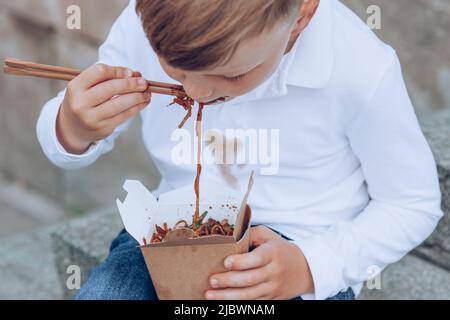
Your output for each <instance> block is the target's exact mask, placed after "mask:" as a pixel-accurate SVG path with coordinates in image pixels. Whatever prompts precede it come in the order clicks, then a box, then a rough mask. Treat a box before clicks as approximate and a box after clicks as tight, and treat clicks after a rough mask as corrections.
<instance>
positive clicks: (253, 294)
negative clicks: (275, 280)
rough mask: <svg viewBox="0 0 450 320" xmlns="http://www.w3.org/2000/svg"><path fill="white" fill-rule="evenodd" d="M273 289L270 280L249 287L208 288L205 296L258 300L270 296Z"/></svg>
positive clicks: (209, 298) (208, 297)
mask: <svg viewBox="0 0 450 320" xmlns="http://www.w3.org/2000/svg"><path fill="white" fill-rule="evenodd" d="M271 291H272V286H271V285H270V284H269V283H268V282H263V283H260V284H258V285H256V286H252V287H247V288H228V289H220V290H208V291H206V293H205V298H206V299H207V300H256V299H259V298H262V297H265V296H269V295H270V293H271Z"/></svg>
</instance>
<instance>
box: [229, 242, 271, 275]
mask: <svg viewBox="0 0 450 320" xmlns="http://www.w3.org/2000/svg"><path fill="white" fill-rule="evenodd" d="M271 259H272V257H271V254H270V252H268V250H267V249H266V248H265V247H264V246H260V247H258V248H256V249H255V250H253V251H251V252H249V253H244V254H238V255H232V256H229V257H227V258H226V259H225V261H224V266H225V268H227V269H229V270H235V271H242V270H249V269H255V268H261V267H264V266H265V265H267V264H269V263H270V261H271Z"/></svg>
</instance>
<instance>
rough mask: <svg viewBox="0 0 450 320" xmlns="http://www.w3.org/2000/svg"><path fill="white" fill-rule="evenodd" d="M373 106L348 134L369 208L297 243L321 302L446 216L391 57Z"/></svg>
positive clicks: (398, 254) (396, 255) (396, 256)
mask: <svg viewBox="0 0 450 320" xmlns="http://www.w3.org/2000/svg"><path fill="white" fill-rule="evenodd" d="M393 55H394V58H393V59H392V62H391V64H390V66H389V67H388V69H387V71H386V72H385V74H384V77H383V79H382V81H381V83H380V84H379V85H378V87H377V89H376V91H375V93H374V95H373V97H372V99H370V103H369V104H368V105H367V106H365V107H364V108H362V109H361V110H360V111H359V113H358V115H357V117H356V119H355V121H354V122H353V123H352V125H350V126H349V128H348V129H347V136H348V140H349V142H350V145H351V147H352V149H353V151H354V153H355V155H356V156H357V157H358V159H359V161H360V164H361V169H362V171H363V174H364V177H365V180H366V183H367V189H368V192H369V195H370V202H369V204H368V206H367V207H366V208H365V210H363V211H362V212H361V213H360V214H359V215H358V216H357V217H356V218H355V219H354V220H353V221H351V222H342V223H337V224H336V225H333V226H331V227H330V228H329V229H328V230H327V231H326V232H325V233H323V234H320V235H315V236H312V237H310V238H306V239H303V240H300V241H294V243H295V244H296V245H298V247H300V249H301V250H302V252H303V253H304V255H305V257H306V259H307V261H308V264H309V266H310V269H311V272H312V276H313V280H314V285H315V293H314V294H313V295H305V298H306V299H326V298H328V297H331V296H334V295H336V294H338V293H339V292H340V291H342V290H346V289H347V288H349V287H351V286H356V285H358V284H360V283H362V282H364V281H366V280H367V279H368V278H369V277H371V276H373V274H371V272H373V270H374V267H377V268H378V269H379V270H382V269H384V268H385V267H386V266H387V265H388V264H391V263H394V262H396V261H398V260H400V259H401V258H402V257H403V256H404V255H406V254H407V253H408V252H409V251H411V250H412V249H414V248H415V247H417V246H418V245H419V244H420V243H422V242H423V241H424V240H425V239H426V238H427V237H428V236H429V235H430V234H431V233H432V231H433V230H434V228H435V227H436V225H437V223H438V222H439V220H440V219H441V218H442V216H443V212H442V210H441V193H440V189H439V181H438V176H437V169H436V164H435V160H434V158H433V155H432V153H431V150H430V148H429V146H428V144H427V142H426V140H425V137H424V135H423V133H422V131H421V129H420V127H419V124H418V121H417V118H416V115H415V113H414V109H413V106H412V104H411V101H410V98H409V96H408V93H407V90H406V87H405V84H404V81H403V77H402V72H401V67H400V63H399V61H398V58H397V56H396V55H395V54H393Z"/></svg>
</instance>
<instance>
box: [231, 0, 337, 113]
mask: <svg viewBox="0 0 450 320" xmlns="http://www.w3.org/2000/svg"><path fill="white" fill-rule="evenodd" d="M332 19H333V16H332V14H331V4H330V3H329V0H321V1H320V4H319V7H318V8H317V11H316V14H315V15H314V17H313V19H312V20H311V22H310V24H309V25H308V27H307V28H306V29H305V30H304V31H303V32H302V34H301V35H300V37H299V38H298V40H297V41H296V43H295V44H294V46H293V47H292V49H291V51H290V52H289V53H288V54H287V55H285V56H284V57H283V59H282V61H281V63H280V65H279V67H278V69H277V71H276V72H275V73H274V74H273V75H272V76H271V77H270V78H269V79H267V80H266V81H265V82H263V83H262V84H261V85H260V86H258V87H257V88H256V89H254V90H253V91H251V92H249V93H246V94H245V95H242V96H240V97H236V98H235V99H233V100H231V101H230V102H227V104H230V105H234V104H237V103H242V102H249V101H253V100H259V99H267V98H273V97H279V96H284V95H286V94H287V93H288V89H287V86H288V85H292V86H298V87H304V88H309V89H319V88H322V87H324V86H325V85H326V84H327V83H328V81H329V79H330V77H331V72H332V68H333V60H334V59H333V20H332Z"/></svg>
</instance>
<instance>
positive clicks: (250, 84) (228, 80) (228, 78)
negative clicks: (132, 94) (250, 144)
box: [160, 21, 297, 103]
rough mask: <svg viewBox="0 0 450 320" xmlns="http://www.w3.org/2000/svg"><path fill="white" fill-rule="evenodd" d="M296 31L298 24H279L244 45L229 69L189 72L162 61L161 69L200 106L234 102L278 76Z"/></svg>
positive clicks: (239, 49) (232, 60) (229, 63)
mask: <svg viewBox="0 0 450 320" xmlns="http://www.w3.org/2000/svg"><path fill="white" fill-rule="evenodd" d="M296 30H297V29H296V24H295V23H288V22H285V21H282V22H279V23H278V25H276V26H275V27H274V28H273V29H272V30H269V31H265V32H264V33H262V34H260V35H258V36H257V37H254V38H252V39H250V40H248V41H246V42H245V43H243V44H242V45H240V46H239V47H238V49H237V51H236V53H235V54H234V56H233V57H232V58H231V59H230V61H229V62H228V63H227V64H226V65H223V66H220V67H216V68H212V69H210V70H204V71H185V70H181V69H177V68H173V67H171V66H170V65H168V64H167V63H166V62H165V61H164V59H160V62H161V66H162V67H163V69H164V70H165V72H166V73H167V74H168V75H169V76H170V77H171V78H173V79H174V80H176V81H179V82H181V83H182V84H183V86H184V88H185V90H186V92H187V94H188V95H189V96H190V97H192V98H193V99H194V100H196V101H198V102H203V103H208V102H211V101H214V100H216V99H219V98H224V97H225V98H226V99H227V100H230V99H232V98H234V97H237V96H241V95H243V94H245V93H247V92H249V91H251V90H253V89H254V88H256V87H257V86H259V85H260V84H261V83H262V82H264V81H265V80H266V79H267V78H269V77H270V76H271V75H272V74H273V72H275V70H276V69H277V67H278V65H279V64H280V62H281V59H282V57H283V55H284V54H285V53H286V51H287V49H288V47H289V44H290V42H292V39H293V36H294V35H297V34H296Z"/></svg>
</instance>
